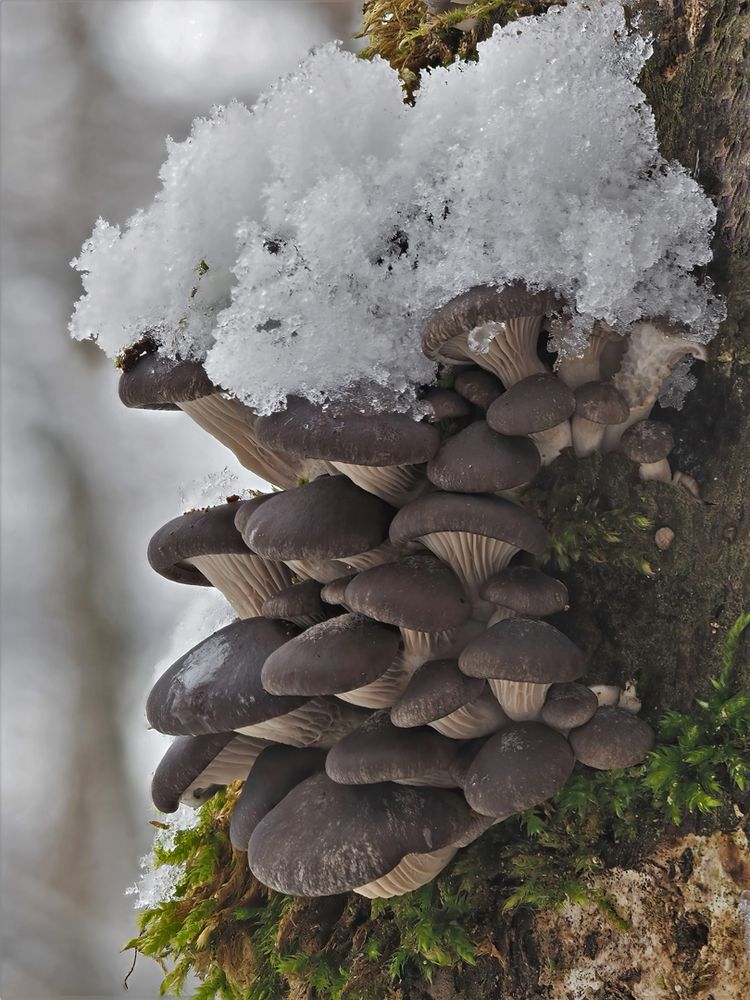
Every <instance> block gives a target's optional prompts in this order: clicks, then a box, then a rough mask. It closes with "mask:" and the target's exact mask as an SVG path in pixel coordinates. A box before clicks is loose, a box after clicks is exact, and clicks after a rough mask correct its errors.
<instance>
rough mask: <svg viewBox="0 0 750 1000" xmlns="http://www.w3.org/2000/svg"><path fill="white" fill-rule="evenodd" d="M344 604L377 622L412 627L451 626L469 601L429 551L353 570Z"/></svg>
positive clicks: (466, 610)
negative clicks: (354, 572) (355, 572)
mask: <svg viewBox="0 0 750 1000" xmlns="http://www.w3.org/2000/svg"><path fill="white" fill-rule="evenodd" d="M344 601H345V603H346V605H347V607H350V608H351V609H352V610H353V611H359V612H360V613H361V614H364V615H369V616H370V617H371V618H375V619H376V620H377V621H379V622H385V623H386V624H388V625H398V626H400V627H401V628H408V629H414V630H415V631H418V632H441V631H444V630H446V629H450V628H457V627H458V626H459V625H463V623H464V622H465V621H466V620H467V619H468V617H469V614H470V613H471V605H470V604H469V601H468V600H467V598H466V595H465V594H464V592H463V588H462V587H461V584H460V583H459V580H458V577H457V576H456V574H455V573H454V572H453V571H452V570H451V569H450V567H448V566H446V565H445V563H443V562H441V561H440V560H439V559H436V558H435V557H434V556H431V555H427V554H426V553H425V554H421V553H420V554H418V555H413V556H406V557H405V558H403V559H400V560H399V561H398V562H394V563H384V564H383V565H382V566H373V568H372V569H367V570H364V572H362V573H358V574H357V575H356V576H355V577H354V579H353V580H352V581H351V582H350V583H349V585H348V586H347V588H346V590H345V592H344Z"/></svg>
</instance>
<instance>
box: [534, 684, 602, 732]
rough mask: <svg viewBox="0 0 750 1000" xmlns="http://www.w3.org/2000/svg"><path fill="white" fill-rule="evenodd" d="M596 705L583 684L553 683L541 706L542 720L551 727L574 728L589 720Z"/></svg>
mask: <svg viewBox="0 0 750 1000" xmlns="http://www.w3.org/2000/svg"><path fill="white" fill-rule="evenodd" d="M597 705H598V701H597V697H596V695H595V694H594V692H593V691H592V690H591V688H587V687H586V686H585V684H572V683H571V684H553V685H552V687H551V688H550V689H549V691H548V692H547V699H546V701H545V702H544V705H543V706H542V721H543V722H546V724H547V725H548V726H552V728H553V729H574V728H575V727H576V726H582V725H583V724H584V723H585V722H588V721H589V719H590V718H591V716H592V715H593V714H594V712H595V711H596V708H597Z"/></svg>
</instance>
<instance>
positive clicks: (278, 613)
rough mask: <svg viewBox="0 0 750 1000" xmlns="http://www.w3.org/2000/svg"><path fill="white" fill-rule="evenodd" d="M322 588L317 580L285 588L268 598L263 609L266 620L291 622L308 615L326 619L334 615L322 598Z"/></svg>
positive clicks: (304, 581)
mask: <svg viewBox="0 0 750 1000" xmlns="http://www.w3.org/2000/svg"><path fill="white" fill-rule="evenodd" d="M320 591H321V586H320V584H319V583H318V582H317V580H303V581H302V582H301V583H293V584H292V585H291V587H285V588H284V590H280V591H279V592H278V593H276V594H272V595H271V596H270V597H267V598H266V599H265V601H264V602H263V606H262V608H261V610H262V612H263V617H264V618H281V619H285V620H291V619H294V618H300V617H303V616H308V615H315V616H319V617H326V616H328V615H330V614H332V613H333V612H332V608H331V607H330V605H329V604H324V603H323V601H322V600H321V596H320Z"/></svg>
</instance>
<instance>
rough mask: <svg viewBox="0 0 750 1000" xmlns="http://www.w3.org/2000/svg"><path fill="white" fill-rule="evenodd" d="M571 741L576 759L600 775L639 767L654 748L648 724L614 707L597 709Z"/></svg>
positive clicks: (574, 731) (571, 737)
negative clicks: (635, 766) (604, 772)
mask: <svg viewBox="0 0 750 1000" xmlns="http://www.w3.org/2000/svg"><path fill="white" fill-rule="evenodd" d="M568 739H569V740H570V745H571V746H572V748H573V753H574V754H575V755H576V758H577V759H578V760H580V762H581V763H582V764H586V766H587V767H595V768H597V769H598V770H600V771H611V770H613V769H614V768H618V767H633V766H634V765H635V764H640V763H641V761H642V760H644V758H645V757H646V754H647V753H648V752H649V751H650V750H651V749H652V748H653V746H654V732H653V730H652V729H651V727H650V726H649V725H648V723H646V722H644V721H643V719H639V718H638V716H636V715H633V714H632V712H626V711H625V710H624V709H622V708H614V707H612V708H610V707H602V708H598V709H597V710H596V712H595V713H594V715H593V716H592V717H591V719H590V720H589V721H588V722H587V723H585V725H583V726H581V727H580V728H578V729H574V730H573V731H572V732H571V733H570V734H569V736H568Z"/></svg>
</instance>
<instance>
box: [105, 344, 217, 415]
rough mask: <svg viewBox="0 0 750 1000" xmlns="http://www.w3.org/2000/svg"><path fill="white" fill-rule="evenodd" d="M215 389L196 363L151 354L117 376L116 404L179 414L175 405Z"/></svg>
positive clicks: (130, 365)
mask: <svg viewBox="0 0 750 1000" xmlns="http://www.w3.org/2000/svg"><path fill="white" fill-rule="evenodd" d="M218 391H219V389H218V387H217V386H215V385H214V384H213V382H212V381H211V379H210V378H209V377H208V375H206V371H205V369H204V367H203V365H202V364H199V363H198V362H197V361H176V360H175V359H174V358H167V357H164V356H163V355H161V354H158V353H156V352H155V351H150V352H148V353H145V354H142V355H141V356H140V357H139V358H137V359H136V360H135V361H133V362H132V363H131V364H129V365H128V366H127V368H126V370H125V371H123V373H122V375H121V376H120V383H119V394H120V400H121V401H122V402H123V403H124V404H125V406H128V407H130V408H132V409H139V410H179V406H178V403H183V402H189V401H190V400H192V399H199V398H200V397H201V396H209V395H210V394H211V393H214V392H218Z"/></svg>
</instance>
